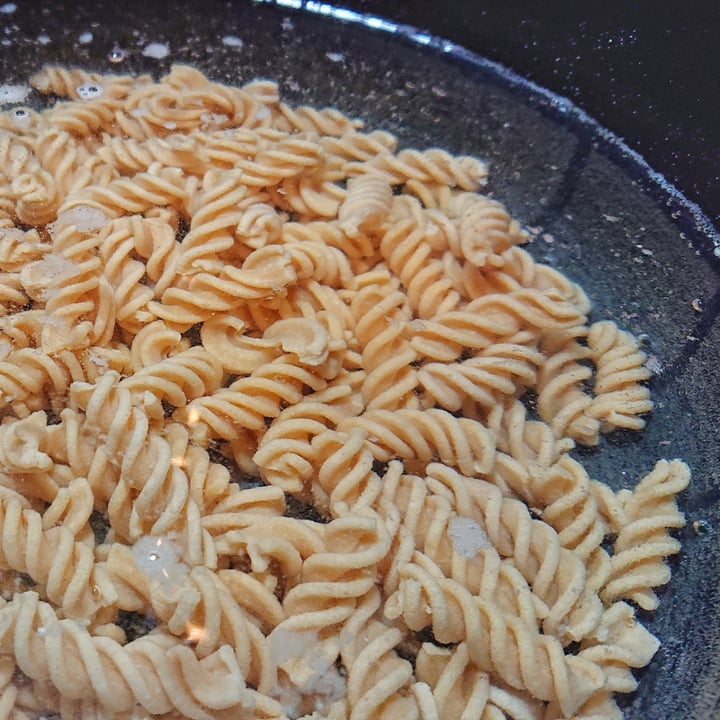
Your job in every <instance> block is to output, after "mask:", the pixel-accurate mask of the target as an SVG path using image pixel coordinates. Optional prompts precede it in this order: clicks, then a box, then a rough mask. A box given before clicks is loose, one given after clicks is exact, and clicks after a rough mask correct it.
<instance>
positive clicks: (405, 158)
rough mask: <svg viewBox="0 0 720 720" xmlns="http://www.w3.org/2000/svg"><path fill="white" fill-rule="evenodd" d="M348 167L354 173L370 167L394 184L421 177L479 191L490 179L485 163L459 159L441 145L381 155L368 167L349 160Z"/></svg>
mask: <svg viewBox="0 0 720 720" xmlns="http://www.w3.org/2000/svg"><path fill="white" fill-rule="evenodd" d="M346 167H347V171H348V173H349V174H350V175H354V174H355V173H356V172H366V169H365V168H366V167H367V168H368V169H370V170H371V171H372V172H377V173H379V174H381V175H383V176H384V177H386V178H387V180H388V182H389V183H390V184H391V185H398V184H401V183H404V182H406V181H407V180H417V181H418V182H439V183H443V184H445V185H450V186H451V187H460V188H462V189H463V190H477V189H478V188H480V187H482V186H483V185H484V184H485V182H486V178H487V167H486V165H485V164H484V163H483V162H481V161H479V160H477V159H476V158H471V157H459V158H455V157H453V156H452V155H450V154H449V153H447V152H445V151H444V150H440V149H439V148H432V149H430V150H425V151H424V152H418V151H417V150H400V152H398V154H397V155H388V156H386V155H384V154H383V155H378V156H377V157H375V158H373V159H372V160H370V161H368V163H367V165H366V166H362V165H356V164H354V163H349V164H348V165H347V166H346Z"/></svg>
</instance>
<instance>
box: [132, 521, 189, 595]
mask: <svg viewBox="0 0 720 720" xmlns="http://www.w3.org/2000/svg"><path fill="white" fill-rule="evenodd" d="M131 551H132V556H133V558H134V560H135V563H136V565H137V566H138V569H139V570H140V571H141V572H144V573H145V575H147V578H148V580H149V581H150V584H151V585H156V586H160V587H161V588H162V589H163V590H164V591H165V592H167V593H169V594H172V593H173V592H175V591H177V590H179V589H180V588H182V587H183V585H184V584H185V583H186V581H187V577H188V574H189V572H190V569H189V568H188V566H187V565H186V564H185V563H184V562H182V560H181V553H180V545H179V544H178V543H177V541H176V540H175V539H174V538H172V537H170V536H168V535H154V536H153V535H144V536H143V537H141V538H140V539H139V540H138V541H137V542H136V543H135V544H134V545H133V546H132V548H131Z"/></svg>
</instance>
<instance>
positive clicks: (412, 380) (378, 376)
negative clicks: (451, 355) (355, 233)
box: [351, 284, 418, 410]
mask: <svg viewBox="0 0 720 720" xmlns="http://www.w3.org/2000/svg"><path fill="white" fill-rule="evenodd" d="M351 309H352V313H353V316H354V318H355V322H356V325H355V335H356V337H357V339H358V341H359V343H360V347H361V352H362V358H363V366H364V368H365V371H366V372H367V377H366V379H365V381H364V382H363V385H362V398H363V402H364V403H365V406H366V408H367V409H368V410H376V409H388V410H394V409H396V408H401V407H406V408H417V407H418V400H417V396H416V395H415V394H414V390H415V388H416V387H417V385H418V374H417V371H416V369H415V368H414V367H413V363H414V362H415V361H416V360H417V359H418V355H417V353H416V352H415V351H414V350H413V349H412V347H411V346H410V343H409V342H408V341H407V340H406V339H405V338H404V337H403V330H404V326H405V325H406V324H407V323H408V322H412V321H410V320H409V312H408V310H407V305H406V296H405V294H404V293H402V292H400V291H399V290H396V291H394V292H392V291H391V292H389V293H388V292H387V291H386V289H385V288H383V287H382V286H381V285H379V284H375V285H368V286H366V287H364V288H362V289H361V290H360V291H359V292H358V293H357V294H356V295H355V297H354V298H353V302H352V306H351Z"/></svg>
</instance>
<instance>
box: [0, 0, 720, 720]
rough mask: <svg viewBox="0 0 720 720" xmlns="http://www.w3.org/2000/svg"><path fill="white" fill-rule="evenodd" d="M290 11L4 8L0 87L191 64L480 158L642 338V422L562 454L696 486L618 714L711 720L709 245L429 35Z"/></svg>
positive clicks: (666, 204) (655, 194)
mask: <svg viewBox="0 0 720 720" xmlns="http://www.w3.org/2000/svg"><path fill="white" fill-rule="evenodd" d="M300 5H301V3H300V2H291V1H290V0H285V1H284V2H280V1H278V2H276V3H251V2H217V1H216V0H204V1H203V2H195V3H193V2H178V3H174V4H166V3H131V2H124V1H122V0H119V1H117V2H113V3H96V2H84V3H67V4H61V3H54V2H50V1H49V0H48V2H46V3H29V2H22V0H19V1H18V2H17V8H16V9H15V10H14V11H13V12H3V14H2V15H0V32H2V33H3V34H2V37H3V38H4V39H3V40H2V41H1V43H0V63H1V64H2V77H3V82H5V83H10V82H24V81H26V80H27V78H28V77H29V76H30V75H31V74H32V73H33V72H36V71H37V70H39V69H40V68H41V66H42V65H43V64H45V63H53V64H57V63H62V64H66V65H71V66H81V67H84V68H89V69H94V70H100V71H112V72H118V71H124V72H140V71H142V72H148V71H149V72H152V73H153V74H156V75H160V74H163V73H164V72H166V71H167V70H168V69H169V66H170V64H171V63H173V62H182V63H189V64H193V65H195V66H197V67H198V68H200V69H201V70H203V71H205V72H206V73H208V74H209V75H210V76H212V77H213V78H214V79H217V80H220V81H223V82H227V83H230V84H241V83H243V82H247V81H249V80H251V79H254V78H257V77H262V78H271V79H274V80H277V81H278V82H279V83H280V86H281V90H282V92H283V96H284V97H285V99H286V100H287V101H288V102H290V103H300V102H302V103H304V104H312V105H320V106H321V105H333V106H337V107H339V108H340V109H342V110H343V111H344V112H346V113H348V114H350V115H354V116H358V117H361V118H363V119H364V120H365V121H366V122H367V125H368V126H369V127H373V128H378V127H380V128H383V129H387V130H390V131H392V132H394V133H396V134H397V135H398V136H399V137H400V139H401V142H402V143H403V144H404V145H407V146H423V147H425V146H441V147H443V148H445V149H447V150H449V151H450V152H453V153H458V154H474V155H479V156H481V157H483V158H484V159H486V160H487V161H488V162H489V164H490V168H491V186H490V188H491V191H492V193H493V194H494V195H495V196H497V197H498V198H500V199H502V200H503V201H504V202H505V203H506V204H507V205H508V207H509V208H510V210H511V211H512V213H513V214H514V215H515V216H516V217H518V218H519V219H520V220H521V221H522V222H523V223H524V224H525V225H527V226H530V227H533V228H537V230H538V232H537V237H536V239H535V240H534V242H533V244H532V246H531V248H530V250H531V252H532V253H533V254H534V255H535V257H536V258H538V259H540V260H542V261H543V262H547V263H550V264H551V265H553V266H555V267H557V268H558V269H560V270H562V271H563V272H565V273H567V274H568V275H569V276H570V277H572V278H573V279H574V280H575V281H577V282H579V283H580V284H581V285H582V286H583V288H584V289H585V290H586V292H587V293H588V295H589V297H590V298H591V299H592V301H593V303H594V310H593V312H594V317H595V318H597V319H600V318H610V319H613V320H615V321H616V322H617V323H618V324H619V325H620V326H622V327H624V328H626V329H628V330H630V331H632V332H633V333H635V334H636V335H641V334H642V336H643V338H645V344H646V350H647V352H648V354H649V355H650V356H651V364H652V366H653V368H654V369H655V376H654V378H653V380H652V382H651V390H652V393H653V397H654V400H655V403H656V409H655V411H654V413H653V414H652V417H651V418H650V420H649V422H648V425H647V428H646V430H645V431H644V432H642V433H639V434H637V433H614V434H612V435H610V436H608V437H606V438H605V439H603V441H602V443H601V446H600V448H599V449H598V450H595V449H590V450H579V451H578V455H580V456H582V457H581V459H582V462H583V463H584V464H585V466H586V467H587V468H588V470H589V472H590V473H591V475H592V476H593V477H596V478H598V479H602V480H603V481H605V482H607V483H609V484H610V485H612V486H613V487H615V488H620V487H622V486H625V485H627V484H628V483H632V482H633V481H634V480H636V479H637V478H638V477H640V476H642V475H643V474H644V473H645V472H647V471H648V470H649V469H650V468H651V467H652V465H653V464H654V462H655V460H656V459H658V458H659V457H663V456H664V457H669V458H672V457H681V458H683V459H685V460H686V461H687V462H688V463H689V464H690V466H691V468H692V471H693V482H692V484H691V487H690V489H689V490H688V491H687V492H685V493H684V494H683V495H682V496H681V504H682V508H683V509H684V511H685V512H686V514H687V519H688V523H687V525H686V527H685V528H684V529H683V530H682V531H680V532H679V537H680V539H681V540H682V542H683V551H682V553H681V555H680V556H679V557H678V558H676V559H674V560H673V561H672V569H673V578H672V581H671V583H670V585H669V586H668V587H667V588H666V589H665V590H664V591H662V594H661V605H660V609H659V610H658V611H657V612H656V613H654V614H653V615H652V616H647V617H645V616H644V615H643V614H642V613H639V615H640V617H641V619H642V620H643V622H645V623H646V624H647V626H648V627H649V629H650V630H651V631H652V632H653V633H655V634H656V635H658V637H659V638H660V639H661V640H662V643H663V644H662V647H661V648H660V650H659V651H658V653H657V655H656V656H655V658H654V660H653V661H652V663H651V665H650V666H649V667H648V668H646V669H645V670H643V671H641V672H639V673H638V677H639V680H640V686H639V690H638V691H637V692H636V693H635V694H634V695H633V696H631V697H629V698H628V699H623V700H622V702H623V703H624V708H625V711H626V713H627V717H628V718H633V719H634V720H646V719H655V718H657V719H658V720H659V719H660V718H665V719H667V720H674V719H676V718H677V719H678V720H679V719H680V718H688V717H692V718H698V719H701V720H702V719H705V718H707V719H708V720H710V719H712V718H716V717H720V700H719V698H720V545H719V543H718V533H719V532H720V474H719V472H718V418H719V417H720V412H719V406H720V391H719V390H718V388H720V330H719V329H718V323H717V321H716V317H717V313H718V310H719V309H720V293H719V292H718V290H719V289H720V283H719V277H720V272H719V270H720V260H719V259H718V256H717V247H718V246H717V244H716V243H717V242H718V237H717V234H716V233H715V232H714V230H713V228H712V226H711V225H710V223H709V222H708V221H707V220H706V219H705V218H704V216H702V214H701V212H700V211H699V209H698V208H697V207H696V206H694V205H692V204H691V203H689V202H688V201H687V200H686V199H685V198H684V197H683V196H682V195H680V194H679V193H678V192H677V191H675V190H674V189H673V188H672V187H670V186H668V185H667V184H664V183H663V182H661V181H660V180H659V179H658V178H657V176H656V175H655V174H654V173H653V172H652V171H651V169H650V168H649V167H648V166H647V165H646V164H645V163H644V162H643V161H642V160H641V159H640V158H639V156H636V155H634V154H633V153H632V152H630V151H629V150H628V149H627V148H626V147H625V146H624V145H623V144H622V143H620V142H619V141H617V139H616V138H614V137H613V136H612V135H610V133H608V132H607V131H605V130H603V128H602V127H601V126H599V125H598V124H596V123H595V122H593V121H592V120H591V119H590V118H589V117H587V116H586V115H584V114H583V113H582V112H581V111H579V110H578V109H577V108H576V107H574V106H573V105H572V104H570V103H569V102H567V101H565V100H563V99H562V98H559V97H557V96H553V95H551V94H550V93H547V92H545V91H543V90H541V89H539V88H538V87H537V86H534V85H532V84H530V83H528V82H525V81H523V80H521V79H520V78H519V77H517V76H516V75H514V74H512V73H511V72H509V71H506V70H504V69H503V68H502V67H499V66H497V65H494V64H492V63H490V62H487V61H484V60H482V59H480V58H478V57H477V56H474V55H472V54H470V53H469V52H466V51H464V50H462V49H461V48H459V47H457V46H455V45H453V44H452V43H445V42H443V41H441V40H437V39H435V38H434V37H432V36H431V35H429V34H428V33H425V32H415V31H413V30H411V29H409V28H399V27H398V26H397V25H395V24H394V23H392V22H383V21H381V20H379V19H377V18H374V19H373V18H368V17H367V16H362V15H361V14H358V13H356V12H350V13H348V12H338V11H337V10H334V9H333V8H332V7H331V6H330V5H324V4H321V3H309V2H308V3H305V5H306V7H305V9H298V6H300ZM375 5H377V4H375ZM3 7H4V9H5V10H7V9H8V8H7V7H6V6H3ZM497 12H501V9H498V10H497ZM89 35H91V36H92V37H91V39H90V40H87V38H88V37H89ZM228 37H231V38H234V39H235V40H233V39H230V40H228ZM238 39H239V41H240V42H238V41H237V40H238ZM84 40H87V42H84ZM151 42H156V43H162V44H167V46H168V50H169V52H168V54H167V57H165V58H160V59H158V58H153V57H147V56H146V55H144V54H143V49H144V48H146V47H147V46H148V44H149V43H151ZM156 54H157V53H156ZM39 102H40V99H39V98H34V97H31V98H30V100H29V103H30V104H32V103H39Z"/></svg>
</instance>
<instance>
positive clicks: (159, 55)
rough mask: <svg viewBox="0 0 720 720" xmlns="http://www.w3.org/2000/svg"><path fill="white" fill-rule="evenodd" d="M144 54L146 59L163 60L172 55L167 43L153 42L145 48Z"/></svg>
mask: <svg viewBox="0 0 720 720" xmlns="http://www.w3.org/2000/svg"><path fill="white" fill-rule="evenodd" d="M142 54H143V55H144V56H145V57H149V58H153V59H155V60H162V59H163V58H166V57H167V56H168V55H169V54H170V46H169V45H168V44H167V43H161V42H151V43H149V44H147V45H146V46H145V47H144V48H143V53H142Z"/></svg>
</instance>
